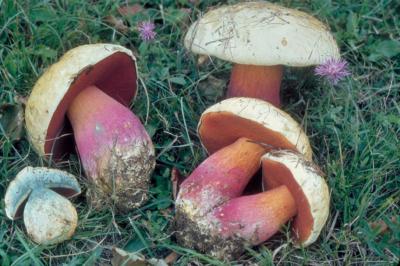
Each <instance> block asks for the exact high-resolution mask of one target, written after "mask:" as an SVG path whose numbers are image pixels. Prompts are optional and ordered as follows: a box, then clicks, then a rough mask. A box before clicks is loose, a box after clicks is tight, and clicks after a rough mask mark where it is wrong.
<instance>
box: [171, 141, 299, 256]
mask: <svg viewBox="0 0 400 266" xmlns="http://www.w3.org/2000/svg"><path fill="white" fill-rule="evenodd" d="M265 151H266V150H265V148H264V147H262V146H261V145H258V144H255V143H254V142H250V141H249V140H248V139H246V138H240V139H238V140H237V141H236V142H234V143H233V144H231V145H228V146H226V147H224V148H222V149H221V150H218V151H217V152H215V153H214V154H212V155H211V156H210V157H209V158H207V159H206V160H205V161H204V162H203V163H201V164H200V166H199V167H198V168H196V169H195V170H194V171H193V173H192V174H191V175H190V176H189V177H188V178H187V179H186V180H185V181H184V182H183V183H182V186H181V190H180V192H179V194H178V199H177V218H176V219H177V227H178V228H177V230H179V231H180V232H181V233H180V234H178V236H177V238H178V241H179V242H181V243H183V244H184V245H185V246H188V247H192V248H196V249H198V250H200V251H203V252H211V253H212V254H213V255H215V256H218V257H219V256H220V255H221V254H222V255H221V256H225V255H226V256H231V255H232V253H235V252H238V249H240V245H243V243H250V244H253V245H255V244H259V243H261V242H264V241H265V240H267V239H268V238H269V237H271V236H272V235H274V234H275V233H276V232H277V231H278V230H279V228H280V227H281V226H282V225H283V224H285V223H286V222H287V221H288V220H289V219H290V218H291V217H293V216H295V215H296V213H297V207H296V206H297V205H296V202H295V199H294V197H293V196H292V195H291V193H290V191H289V190H288V188H287V187H286V186H284V185H282V186H279V187H276V188H273V189H271V190H269V191H267V192H262V193H258V194H255V195H250V196H241V195H242V194H243V191H244V189H245V187H246V185H247V184H248V182H249V181H250V179H251V178H252V176H253V175H254V174H255V173H256V171H257V170H258V169H259V167H260V158H261V156H262V154H263V153H265ZM188 221H190V222H188ZM196 239H197V240H196ZM199 239H202V240H199ZM243 240H244V241H243ZM226 241H228V242H226ZM227 243H229V244H227ZM225 244H226V246H227V249H224V251H221V252H219V251H218V250H219V249H220V248H222V247H221V246H220V245H222V246H224V245H225ZM231 244H232V245H231ZM228 246H229V247H228ZM218 254H219V255H218Z"/></svg>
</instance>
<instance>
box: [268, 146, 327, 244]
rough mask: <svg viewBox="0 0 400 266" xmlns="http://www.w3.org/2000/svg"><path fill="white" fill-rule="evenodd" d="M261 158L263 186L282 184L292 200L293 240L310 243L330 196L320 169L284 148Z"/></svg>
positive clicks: (317, 230) (323, 223) (270, 186)
mask: <svg viewBox="0 0 400 266" xmlns="http://www.w3.org/2000/svg"><path fill="white" fill-rule="evenodd" d="M261 161H262V169H263V183H264V187H265V189H266V190H269V189H274V188H277V187H279V186H281V185H285V186H286V187H287V188H288V189H289V191H290V192H291V194H292V196H293V197H294V199H295V201H296V205H297V210H298V212H297V215H296V217H295V218H294V221H293V223H292V229H293V232H294V233H295V234H294V235H295V240H296V242H297V244H301V245H303V246H308V245H310V244H312V243H313V242H314V241H315V240H316V239H317V238H318V236H319V234H320V233H321V230H322V228H323V226H324V225H325V223H326V220H327V218H328V215H329V201H330V196H329V189H328V185H327V184H326V181H325V179H324V178H323V173H322V172H321V171H320V170H319V168H318V167H317V166H316V165H315V164H313V163H312V162H310V161H308V160H306V159H305V158H304V157H303V156H302V155H301V154H298V153H295V152H292V151H288V150H280V151H272V152H270V153H267V154H265V155H264V156H263V157H262V158H261Z"/></svg>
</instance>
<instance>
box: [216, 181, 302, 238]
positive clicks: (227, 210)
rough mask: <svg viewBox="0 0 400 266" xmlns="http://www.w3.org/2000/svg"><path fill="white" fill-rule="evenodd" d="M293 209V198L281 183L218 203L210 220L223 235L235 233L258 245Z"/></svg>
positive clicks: (281, 223) (230, 235) (276, 228)
mask: <svg viewBox="0 0 400 266" xmlns="http://www.w3.org/2000/svg"><path fill="white" fill-rule="evenodd" d="M296 212H297V208H296V202H295V199H294V198H293V197H292V195H291V193H290V191H289V190H288V189H287V187H286V186H280V187H277V188H275V189H272V190H270V191H266V192H262V193H258V194H255V195H251V196H242V197H238V198H234V199H232V200H230V201H228V202H226V203H225V204H223V205H222V206H220V207H218V208H217V209H216V210H215V211H214V212H213V213H212V214H211V216H210V217H209V220H210V221H217V224H218V233H219V234H221V236H222V237H223V238H229V237H233V236H237V237H240V238H243V239H245V240H246V241H248V242H249V243H251V244H252V245H257V244H260V243H262V242H264V241H266V240H267V239H269V238H270V237H271V236H273V235H274V234H275V233H276V232H277V231H278V230H279V229H280V228H281V226H282V225H283V224H285V223H286V222H287V221H288V220H289V219H290V218H292V217H293V216H294V215H296Z"/></svg>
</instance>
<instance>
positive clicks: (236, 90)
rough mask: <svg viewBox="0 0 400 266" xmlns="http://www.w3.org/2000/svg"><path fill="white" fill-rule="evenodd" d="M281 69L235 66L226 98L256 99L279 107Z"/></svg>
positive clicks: (278, 67)
mask: <svg viewBox="0 0 400 266" xmlns="http://www.w3.org/2000/svg"><path fill="white" fill-rule="evenodd" d="M282 74H283V67H282V66H281V65H276V66H255V65H243V64H235V65H234V66H233V68H232V72H231V78H230V82H229V86H228V91H227V93H226V97H227V98H232V97H250V98H258V99H262V100H264V101H267V102H269V103H272V104H273V105H275V106H276V107H280V105H281V104H280V97H279V92H280V87H281V81H282Z"/></svg>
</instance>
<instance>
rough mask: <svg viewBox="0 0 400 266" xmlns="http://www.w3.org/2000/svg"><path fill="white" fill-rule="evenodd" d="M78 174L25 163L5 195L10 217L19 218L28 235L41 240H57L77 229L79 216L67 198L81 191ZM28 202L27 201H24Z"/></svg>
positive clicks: (50, 242)
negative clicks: (25, 165) (76, 177)
mask: <svg viewBox="0 0 400 266" xmlns="http://www.w3.org/2000/svg"><path fill="white" fill-rule="evenodd" d="M80 192H81V189H80V187H79V184H78V182H77V181H76V179H75V177H74V176H73V175H71V174H69V173H67V172H64V171H61V170H56V169H49V168H45V167H36V168H33V167H26V168H24V169H22V170H21V171H20V172H19V173H18V174H17V176H16V178H15V179H14V180H13V181H12V182H11V183H10V185H9V186H8V188H7V191H6V195H5V200H4V201H5V210H6V215H7V217H8V218H10V219H12V220H15V219H17V218H20V216H21V214H22V210H23V208H24V211H23V214H24V223H25V227H26V230H27V232H28V235H29V236H30V237H31V238H32V239H33V241H35V242H36V243H39V244H55V243H60V242H62V241H64V240H66V239H69V238H70V237H71V236H72V235H73V233H74V232H75V228H76V226H77V221H78V216H77V213H76V210H75V207H74V206H73V205H72V204H71V202H70V201H69V200H68V199H66V198H65V197H67V198H70V197H73V196H76V195H78V194H80ZM25 203H26V204H25Z"/></svg>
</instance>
